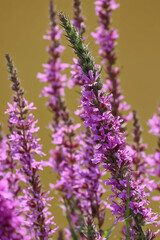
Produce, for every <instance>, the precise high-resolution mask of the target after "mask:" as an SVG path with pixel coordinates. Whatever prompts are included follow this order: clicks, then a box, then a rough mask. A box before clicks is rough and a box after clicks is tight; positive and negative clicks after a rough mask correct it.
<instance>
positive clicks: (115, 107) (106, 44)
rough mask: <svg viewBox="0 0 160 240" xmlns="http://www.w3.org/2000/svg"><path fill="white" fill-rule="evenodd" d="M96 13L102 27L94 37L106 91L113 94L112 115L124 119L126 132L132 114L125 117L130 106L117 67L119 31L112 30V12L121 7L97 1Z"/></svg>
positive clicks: (112, 3)
mask: <svg viewBox="0 0 160 240" xmlns="http://www.w3.org/2000/svg"><path fill="white" fill-rule="evenodd" d="M95 6H96V7H95V11H96V15H97V16H98V22H99V24H100V26H99V27H98V28H97V30H96V32H95V33H92V36H93V37H94V38H95V39H96V44H99V45H100V49H99V54H100V56H101V57H102V61H101V63H102V65H104V64H105V65H104V68H105V72H106V74H107V77H106V85H105V86H104V87H105V89H106V90H107V91H109V92H111V93H112V97H111V99H110V101H111V105H112V114H113V115H114V116H115V117H117V116H120V117H121V118H122V119H123V124H122V123H121V130H122V131H124V130H125V125H126V122H127V121H129V120H130V119H131V118H132V113H130V114H129V115H128V116H124V115H123V114H122V112H124V111H128V110H129V109H130V106H129V105H127V103H126V102H125V101H124V96H123V95H122V92H121V89H120V79H118V75H119V73H120V68H118V67H115V63H116V60H117V56H116V53H115V46H116V45H117V42H116V40H117V39H118V37H119V36H118V31H117V30H115V29H113V28H111V22H112V20H111V15H112V12H113V11H114V10H115V9H117V8H118V7H119V4H117V3H115V1H114V0H98V1H95Z"/></svg>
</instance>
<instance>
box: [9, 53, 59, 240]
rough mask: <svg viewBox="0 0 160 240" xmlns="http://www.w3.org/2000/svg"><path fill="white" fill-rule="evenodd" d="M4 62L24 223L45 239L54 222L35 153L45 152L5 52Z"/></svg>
mask: <svg viewBox="0 0 160 240" xmlns="http://www.w3.org/2000/svg"><path fill="white" fill-rule="evenodd" d="M6 59H7V65H8V69H9V73H10V80H11V81H12V83H13V84H12V86H11V88H12V90H13V91H14V92H15V95H14V96H13V104H10V103H9V104H8V106H9V108H8V109H7V111H6V114H8V115H9V119H8V127H9V129H10V132H11V133H10V135H9V144H10V155H11V156H12V158H13V160H14V161H18V162H19V166H20V167H21V169H20V173H21V174H22V175H23V176H24V178H25V184H26V187H25V188H24V189H23V194H24V196H22V200H23V203H25V205H24V211H27V216H28V218H27V223H26V224H27V225H28V227H29V229H30V235H31V237H32V238H35V239H40V240H41V239H48V238H49V237H50V236H51V235H52V234H53V233H54V231H55V229H52V226H53V224H54V222H53V217H51V218H48V215H50V212H49V211H48V206H49V205H48V203H47V202H48V201H49V200H50V199H49V198H48V196H47V194H45V193H44V192H43V191H42V186H41V179H40V177H39V173H38V170H39V169H42V167H43V166H45V165H46V164H45V162H43V161H41V162H36V160H35V156H36V155H39V156H40V157H41V156H43V155H44V153H43V152H42V151H41V149H42V146H41V145H40V144H39V139H38V138H37V136H36V134H35V133H37V131H38V129H39V128H37V127H35V124H36V123H37V121H35V120H34V116H33V114H32V113H31V110H33V109H35V107H34V106H33V103H31V104H28V102H27V101H26V100H25V99H24V97H23V94H24V91H23V89H22V88H21V87H20V86H19V85H20V81H19V79H18V78H17V73H16V69H14V67H13V63H12V60H11V59H10V57H9V55H6Z"/></svg>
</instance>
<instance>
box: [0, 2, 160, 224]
mask: <svg viewBox="0 0 160 240" xmlns="http://www.w3.org/2000/svg"><path fill="white" fill-rule="evenodd" d="M119 2H120V1H119ZM120 4H121V7H120V8H119V9H118V10H116V11H115V13H114V21H113V26H114V27H115V28H118V29H119V35H120V38H119V40H118V43H119V44H118V46H117V52H118V56H119V58H118V63H117V64H118V66H120V67H122V72H121V75H120V77H121V87H122V89H123V91H124V95H125V99H126V100H127V102H128V103H129V104H131V105H132V109H136V110H137V111H138V114H139V116H140V120H141V123H142V126H143V129H144V135H143V138H144V142H148V143H149V145H150V147H149V149H150V150H152V149H153V148H154V146H155V144H156V137H153V136H151V135H149V134H148V133H147V131H148V127H147V126H146V122H147V120H148V118H150V117H152V115H153V112H155V111H157V106H158V101H160V96H159V87H160V59H159V58H160V1H159V0H154V1H150V0H122V1H121V2H120ZM55 5H57V11H64V12H65V13H66V14H67V15H69V16H70V17H71V18H72V0H56V1H55ZM82 5H83V13H84V15H85V16H86V25H87V34H88V35H89V33H90V32H91V31H94V30H95V27H96V26H97V18H96V16H95V13H94V1H93V0H82ZM47 29H48V1H47V0H0V79H1V80H0V83H1V85H0V86H1V87H0V116H1V117H0V121H1V122H2V124H3V126H4V130H5V131H6V130H7V128H6V119H7V118H6V116H4V114H3V112H4V111H5V110H6V108H7V102H8V101H10V100H11V95H12V92H11V90H10V89H9V86H10V83H9V80H7V79H8V74H7V71H6V66H5V59H4V55H5V53H10V55H11V57H12V58H13V59H14V62H15V64H16V67H17V68H18V72H19V76H20V78H21V82H22V85H23V87H24V88H25V92H26V98H27V99H28V100H29V101H33V102H34V103H35V105H36V106H37V111H36V112H35V115H36V118H38V119H39V123H38V124H39V126H40V127H41V129H40V132H39V136H40V137H41V139H42V141H41V142H42V143H43V145H44V148H43V149H44V151H45V152H46V153H48V151H49V149H50V148H51V144H50V138H49V131H48V130H47V125H48V122H49V121H50V119H51V114H49V113H48V110H47V109H46V108H45V106H44V105H45V99H44V98H39V97H38V95H39V94H40V92H41V89H42V83H39V81H38V80H37V79H36V74H37V72H39V71H40V72H42V67H41V64H42V63H45V62H46V61H47V59H48V55H47V53H46V51H45V49H46V46H47V45H48V44H49V42H48V41H46V40H43V39H42V36H43V35H44V34H45V31H46V30H47ZM87 42H89V43H90V49H91V51H92V53H93V55H94V56H95V58H96V61H97V62H99V55H98V54H97V50H98V48H97V46H95V45H94V40H93V39H92V38H91V37H90V36H89V37H88V39H87ZM63 44H65V45H67V43H66V41H65V39H64V38H63ZM71 52H72V50H71V49H70V48H67V50H66V51H65V53H64V54H63V57H62V60H63V61H64V62H69V63H72V58H71V56H72V55H71ZM77 97H78V96H77V94H75V92H74V90H71V91H70V92H69V91H67V103H68V106H69V107H70V109H71V110H72V111H73V110H74V109H76V106H77V102H76V99H77ZM43 180H44V183H45V185H46V186H47V183H48V182H49V181H53V182H54V181H55V177H53V176H52V175H51V174H50V173H47V174H46V173H45V174H43ZM55 206H56V207H54V215H55V217H56V222H57V224H58V225H60V226H62V227H63V226H64V224H65V223H64V220H62V217H61V211H60V210H58V207H57V202H56V200H55Z"/></svg>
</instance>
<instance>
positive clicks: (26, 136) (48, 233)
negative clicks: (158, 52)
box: [0, 0, 160, 240]
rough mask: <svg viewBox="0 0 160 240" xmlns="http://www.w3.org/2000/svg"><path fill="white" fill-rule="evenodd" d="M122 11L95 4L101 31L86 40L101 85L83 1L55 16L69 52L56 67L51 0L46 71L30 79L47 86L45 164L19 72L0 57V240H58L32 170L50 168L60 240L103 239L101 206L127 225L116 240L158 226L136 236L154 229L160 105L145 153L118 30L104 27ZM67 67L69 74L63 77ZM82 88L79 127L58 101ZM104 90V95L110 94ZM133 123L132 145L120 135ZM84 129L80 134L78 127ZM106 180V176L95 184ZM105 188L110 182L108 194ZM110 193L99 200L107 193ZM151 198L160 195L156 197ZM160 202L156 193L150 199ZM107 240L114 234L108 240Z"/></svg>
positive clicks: (135, 239) (109, 0)
mask: <svg viewBox="0 0 160 240" xmlns="http://www.w3.org/2000/svg"><path fill="white" fill-rule="evenodd" d="M118 7H119V4H117V3H116V2H115V0H97V1H95V12H96V15H97V16H98V22H99V27H98V28H97V29H96V32H95V33H92V36H93V37H94V38H95V39H96V44H98V45H99V47H100V48H99V55H100V56H101V64H102V65H103V66H104V69H105V80H106V81H105V83H104V84H103V82H102V78H101V71H102V69H101V67H100V66H98V65H96V64H95V61H94V58H93V57H92V55H91V53H90V51H89V49H88V47H87V45H85V44H84V41H85V37H84V33H85V31H86V27H85V23H84V20H85V17H84V16H83V14H82V7H81V1H80V0H74V1H73V14H74V17H73V20H72V21H71V22H70V20H69V19H68V18H66V16H65V15H64V14H63V13H60V14H59V18H60V21H61V25H62V27H63V28H64V29H65V31H66V37H67V39H68V40H69V42H70V44H71V46H72V48H73V50H74V53H75V54H76V55H77V57H78V59H76V58H74V60H73V61H74V64H73V65H71V64H68V63H62V61H61V55H62V52H63V51H64V50H65V47H64V46H62V45H61V43H60V39H61V35H62V30H60V28H59V26H58V21H57V17H56V10H55V7H54V6H53V2H52V0H50V7H49V19H50V29H49V30H48V31H47V35H46V36H44V39H47V40H49V41H50V42H51V45H50V46H49V47H48V48H47V52H48V53H49V55H50V58H49V60H48V63H47V64H43V67H44V73H38V74H37V78H38V79H39V80H40V81H41V82H44V83H46V84H47V86H45V87H44V88H43V90H42V93H41V96H44V97H47V99H48V100H47V103H46V106H47V107H48V108H49V109H50V110H51V112H52V120H51V122H50V123H49V128H50V130H51V133H52V140H51V142H52V144H53V148H52V149H51V150H50V157H49V159H48V161H43V160H42V159H41V158H42V157H43V158H44V157H45V154H44V153H43V152H42V145H41V144H40V143H39V142H40V139H39V138H38V137H37V133H38V130H39V127H36V123H37V122H38V121H37V120H35V118H34V115H33V114H32V110H35V109H36V108H35V107H34V104H33V103H30V104H29V103H28V101H27V100H26V99H25V98H24V90H23V88H21V87H20V81H19V79H18V77H17V72H16V69H15V68H14V65H13V62H12V60H11V58H10V56H9V55H8V54H7V55H6V60H7V65H8V70H9V74H10V77H9V79H10V81H11V82H12V85H11V89H12V90H13V91H14V95H13V98H12V103H8V109H7V110H6V112H5V114H7V115H8V129H9V133H8V134H7V135H5V134H3V132H2V128H1V125H0V239H2V240H12V239H13V240H20V239H22V240H23V239H24V240H33V239H36V240H47V239H55V238H56V237H55V236H56V235H54V233H55V232H56V230H57V228H58V227H55V223H54V222H53V219H54V217H53V216H52V213H51V212H50V210H49V207H50V206H51V205H50V203H49V202H50V201H51V200H52V199H53V197H52V196H51V197H50V195H51V192H46V191H45V190H43V187H42V183H41V178H40V175H39V171H41V170H43V168H44V167H46V166H47V167H50V168H51V169H52V171H54V172H56V174H57V181H56V183H53V182H50V189H51V191H52V190H53V191H54V190H56V191H58V193H59V195H60V200H59V201H60V203H61V206H62V209H63V212H64V214H65V216H66V218H67V221H68V226H67V228H66V229H64V230H65V236H64V232H63V230H62V229H59V230H58V231H57V235H58V236H57V240H64V239H67V240H69V239H73V240H85V239H88V240H105V239H110V235H111V234H112V229H113V228H112V227H110V226H109V225H107V223H106V224H104V223H105V219H107V216H106V210H109V211H110V212H111V214H112V216H113V218H112V220H113V225H116V224H118V222H119V221H124V223H125V224H124V227H123V229H122V234H123V239H126V240H139V239H142V240H153V239H155V238H156V237H157V234H158V232H159V230H157V231H156V232H153V231H152V230H151V229H147V230H143V226H144V225H145V224H149V223H150V224H152V225H155V226H157V225H158V224H159V222H158V218H159V215H158V214H156V213H154V212H153V211H152V209H151V208H150V207H149V200H148V197H149V196H150V193H151V192H153V190H154V191H155V190H157V192H158V193H160V180H159V177H160V107H159V108H158V114H154V115H153V118H152V119H150V120H149V121H148V125H149V126H150V131H149V132H150V133H152V134H153V135H155V136H158V144H157V147H156V149H155V152H154V153H153V154H150V155H147V154H146V152H145V151H146V149H147V145H146V144H144V143H143V141H142V128H141V125H140V122H139V118H138V115H137V113H136V111H133V112H130V113H129V115H128V116H124V111H128V110H129V109H130V106H129V105H128V104H127V103H126V102H125V101H124V96H123V95H122V91H121V89H120V80H119V79H118V74H119V73H120V68H118V67H116V66H115V63H116V59H117V56H116V52H115V46H116V44H117V42H116V40H117V38H118V32H117V30H115V29H113V28H112V27H111V22H112V20H111V15H112V12H113V11H114V10H115V9H117V8H118ZM67 68H71V76H70V77H67V76H66V74H64V73H63V72H64V71H65V70H66V69H67ZM74 86H80V87H81V95H82V96H81V99H80V106H81V109H79V110H77V111H76V112H75V115H78V116H79V121H80V123H77V124H75V123H74V120H73V119H72V118H71V114H70V112H69V110H68V108H67V104H66V101H65V88H66V87H69V88H72V87H74ZM108 92H109V93H108ZM131 119H133V130H132V135H133V142H132V143H128V142H127V139H126V135H127V134H126V129H127V122H128V121H129V120H131ZM82 123H83V124H84V129H83V128H82V129H81V126H82ZM102 178H103V180H104V181H103V180H102ZM108 186H111V187H110V188H108ZM109 191H111V192H110V194H109V196H108V197H107V199H106V196H105V195H104V194H105V193H106V192H107V195H108V192H109ZM157 195H158V194H157ZM152 200H153V201H159V200H160V196H153V197H152ZM111 238H112V236H111Z"/></svg>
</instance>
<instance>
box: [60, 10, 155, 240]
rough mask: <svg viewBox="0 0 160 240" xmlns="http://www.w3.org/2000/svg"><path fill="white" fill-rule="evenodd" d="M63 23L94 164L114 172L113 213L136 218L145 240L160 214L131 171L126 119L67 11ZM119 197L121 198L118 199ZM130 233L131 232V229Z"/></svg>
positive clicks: (111, 182)
mask: <svg viewBox="0 0 160 240" xmlns="http://www.w3.org/2000/svg"><path fill="white" fill-rule="evenodd" d="M59 17H60V20H61V24H62V26H63V28H64V29H65V31H66V36H67V39H68V41H69V42H70V43H71V46H72V47H73V49H74V52H75V54H76V55H77V56H78V58H79V59H78V62H79V65H80V67H81V69H82V79H84V86H83V87H82V98H81V106H82V108H83V109H84V113H83V114H82V119H84V125H85V127H90V129H91V131H92V135H93V144H94V146H95V154H94V160H93V162H94V163H99V162H101V163H103V167H104V168H105V169H106V170H107V171H109V172H110V174H111V177H110V179H109V180H106V181H105V183H106V185H111V190H112V192H113V195H112V196H111V207H112V210H111V211H112V214H113V215H115V216H116V217H117V220H116V221H115V223H117V222H118V220H122V219H125V220H126V225H127V226H129V223H128V220H129V219H130V218H131V219H133V220H134V224H135V226H136V227H137V229H138V231H137V233H136V234H138V236H139V239H143V240H145V239H146V238H145V233H144V232H143V230H142V226H143V224H144V223H145V222H152V223H154V222H155V220H156V219H157V216H153V213H152V211H151V209H147V207H146V206H147V205H148V203H149V202H148V201H147V196H146V194H145V191H144V186H143V185H142V186H141V185H139V183H138V182H136V181H135V179H134V177H133V176H132V173H131V162H132V158H131V154H130V152H129V151H128V150H127V149H126V143H125V138H124V133H122V132H121V131H120V126H121V123H122V121H123V120H121V118H120V117H117V118H115V117H114V116H113V114H112V112H111V104H110V98H111V97H112V96H111V95H110V96H108V95H106V94H104V92H103V90H102V88H103V84H102V79H101V75H100V69H98V67H97V66H96V65H95V62H94V58H93V57H92V55H91V53H90V51H89V49H88V47H87V46H86V45H84V43H83V42H82V39H81V37H80V35H79V34H78V32H76V30H75V27H74V26H72V24H71V23H70V21H69V20H68V19H67V18H66V17H65V15H64V14H63V13H59ZM117 200H118V201H117ZM127 234H130V229H129V231H128V228H127Z"/></svg>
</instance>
